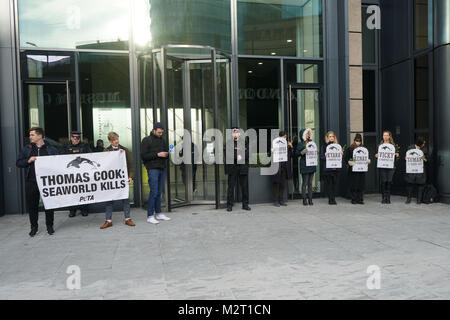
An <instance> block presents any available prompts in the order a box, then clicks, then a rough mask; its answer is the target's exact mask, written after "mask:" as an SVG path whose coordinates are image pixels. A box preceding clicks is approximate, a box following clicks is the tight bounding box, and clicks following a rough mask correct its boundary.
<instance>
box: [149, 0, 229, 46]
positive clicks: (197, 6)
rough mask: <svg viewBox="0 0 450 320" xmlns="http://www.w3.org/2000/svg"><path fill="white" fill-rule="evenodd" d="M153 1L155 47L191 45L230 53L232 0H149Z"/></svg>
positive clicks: (152, 36)
mask: <svg viewBox="0 0 450 320" xmlns="http://www.w3.org/2000/svg"><path fill="white" fill-rule="evenodd" d="M150 4H151V8H150V18H151V38H152V45H153V47H154V48H160V47H162V46H164V45H167V44H191V45H205V46H212V47H215V48H216V49H219V50H224V51H227V52H231V12H230V10H231V9H230V1H229V0H177V1H167V0H150Z"/></svg>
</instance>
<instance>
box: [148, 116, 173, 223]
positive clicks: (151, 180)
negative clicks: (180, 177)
mask: <svg viewBox="0 0 450 320" xmlns="http://www.w3.org/2000/svg"><path fill="white" fill-rule="evenodd" d="M163 134H164V127H163V126H162V124H161V123H156V124H155V126H154V129H153V131H152V133H151V134H150V136H148V137H146V138H144V140H142V144H141V158H142V161H143V162H144V165H145V167H146V168H147V173H148V184H149V185H150V194H149V197H148V205H147V217H148V218H147V222H148V223H151V224H158V223H159V221H158V220H162V221H169V220H170V218H168V217H166V215H164V214H163V213H162V209H161V194H162V191H163V189H164V179H165V176H166V171H165V170H166V163H167V160H168V158H169V148H168V146H167V143H166V141H165V140H164V139H163Z"/></svg>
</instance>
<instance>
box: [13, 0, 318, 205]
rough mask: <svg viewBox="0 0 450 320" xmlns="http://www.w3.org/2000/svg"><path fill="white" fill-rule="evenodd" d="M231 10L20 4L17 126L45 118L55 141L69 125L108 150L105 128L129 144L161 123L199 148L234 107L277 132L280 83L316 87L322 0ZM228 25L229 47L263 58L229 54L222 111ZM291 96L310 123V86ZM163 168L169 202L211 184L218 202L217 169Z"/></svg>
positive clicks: (223, 6) (314, 121) (144, 184)
mask: <svg viewBox="0 0 450 320" xmlns="http://www.w3.org/2000/svg"><path fill="white" fill-rule="evenodd" d="M231 8H232V5H231V1H230V0H134V1H118V0H113V1H111V0H108V1H106V0H98V1H94V2H92V1H86V0H77V1H74V0H68V1H64V4H62V3H60V2H57V1H54V0H50V1H47V2H36V1H31V0H20V1H18V17H19V21H18V26H19V39H20V47H21V50H22V53H21V66H22V89H23V90H22V91H23V98H24V99H23V101H24V106H23V110H24V127H26V128H28V127H30V126H35V125H40V126H43V127H44V128H45V129H46V132H47V135H48V137H47V139H48V140H49V141H51V142H52V143H53V144H55V145H57V146H58V147H62V146H63V145H64V144H65V143H67V142H68V136H69V132H70V131H71V130H75V129H80V130H81V131H82V132H83V139H84V140H85V142H87V143H89V144H90V145H91V147H92V148H94V147H95V146H96V145H97V142H98V141H99V140H103V142H104V144H105V147H106V146H108V141H107V134H108V132H110V131H115V132H117V133H118V134H119V136H120V143H121V144H122V145H124V146H125V147H127V148H128V149H130V150H131V151H133V150H134V147H135V146H136V145H137V144H139V143H140V141H134V140H133V137H135V138H136V139H138V140H141V139H142V138H143V137H145V136H148V135H149V134H150V132H151V130H152V128H153V125H154V123H155V122H156V121H162V122H165V121H166V122H167V124H168V130H167V134H168V140H169V143H170V145H173V146H174V148H177V147H178V146H180V147H181V146H182V145H184V144H183V141H184V133H183V129H187V130H188V131H190V132H191V133H192V137H193V140H192V143H193V145H194V148H197V149H199V150H201V151H205V150H209V151H205V152H211V150H212V149H211V145H210V144H208V143H207V142H204V141H202V140H203V139H202V138H203V134H204V133H205V132H206V130H208V129H210V128H214V127H218V129H220V130H221V131H222V132H225V129H227V128H229V127H230V126H231V124H232V118H233V116H234V115H233V112H234V111H235V110H239V111H238V112H239V116H238V117H239V119H240V126H241V127H242V128H244V129H256V130H258V129H277V130H278V129H285V130H287V126H288V125H289V124H286V121H285V116H286V114H287V109H286V105H287V104H288V101H287V96H288V93H287V91H286V89H287V84H288V83H295V84H309V85H317V86H320V85H321V83H322V79H323V75H322V69H321V67H320V64H319V63H320V60H321V59H322V58H323V49H322V0H300V1H293V0H272V1H263V0H261V1H243V0H242V1H241V0H239V1H237V8H236V9H237V12H236V17H237V21H235V23H236V25H235V26H233V25H232V16H233V15H232V12H231ZM130 27H131V30H130ZM233 29H235V30H236V31H237V33H238V38H237V39H235V41H236V42H235V44H236V45H237V48H239V51H238V52H235V53H236V54H240V55H250V56H256V55H258V56H259V55H263V56H270V59H261V58H259V57H254V58H251V57H245V58H244V57H242V58H239V62H238V77H237V78H238V81H239V83H238V86H239V92H237V93H235V94H236V95H239V105H236V106H234V107H233V108H232V100H233V99H232V96H231V92H232V88H233V85H234V84H233V81H234V80H233V75H232V70H233V68H232V62H231V61H232V60H231V58H230V53H232V47H233V45H232V44H233V43H232V36H231V35H232V30H233ZM131 35H132V39H133V42H132V43H131V42H129V40H130V39H131V38H130V36H131ZM257 39H258V40H257ZM174 45H175V46H180V45H184V46H191V47H189V48H181V49H180V47H177V48H174V47H171V46H174ZM194 47H195V48H194ZM200 47H202V48H200ZM161 48H164V49H162V50H161ZM211 48H214V53H215V62H216V64H215V65H213V60H212V57H211V53H212V51H211V50H213V49H211ZM61 50H64V51H61ZM120 51H123V52H120ZM163 52H165V54H166V55H165V56H164V55H163ZM136 57H137V58H136ZM164 57H166V58H164ZM279 57H280V58H279ZM283 57H292V58H293V59H289V61H288V60H287V59H286V58H283ZM267 58H269V57H267ZM303 58H305V59H306V58H319V59H317V60H319V62H317V63H316V60H314V61H313V62H311V61H310V60H306V61H302V59H303ZM134 59H136V61H135V60H134ZM283 59H286V60H283ZM135 62H136V63H135ZM282 65H284V68H282ZM134 66H136V67H134ZM283 70H284V72H283ZM214 74H215V79H214V78H213V77H214V76H213V75H214ZM133 77H136V81H135V80H134V78H133ZM282 88H285V92H283V89H282ZM295 94H296V95H297V94H298V99H296V100H295V101H297V102H298V108H300V109H299V110H300V111H299V113H296V117H297V118H298V119H297V120H298V121H299V122H298V124H299V125H300V124H301V125H302V126H304V125H306V126H310V127H312V128H314V129H315V130H316V129H317V130H318V128H319V127H320V124H319V119H320V102H319V98H318V97H319V96H320V94H321V93H320V88H317V89H311V90H298V91H295ZM296 107H297V106H296ZM136 108H138V111H137V112H135V111H136ZM298 108H296V110H297V109H298ZM57 120H58V121H57ZM289 123H291V122H289ZM137 124H139V126H137ZM283 126H284V128H282V127H283ZM137 127H139V129H138V128H137ZM297 129H298V128H297V127H296V128H295V130H294V131H297ZM295 133H297V132H295ZM297 134H298V133H297ZM268 146H270V141H268ZM178 152H179V150H178ZM211 156H213V153H211ZM134 157H139V155H137V154H134ZM217 168H218V170H217ZM140 169H141V170H138V171H139V173H140V180H139V181H136V182H135V185H133V186H132V188H131V190H130V193H131V194H130V198H131V199H132V200H133V199H134V196H136V195H138V194H139V195H140V199H141V200H142V201H140V203H141V204H142V203H145V201H146V198H147V197H148V193H149V187H148V177H147V172H146V170H145V168H144V167H143V166H142V167H141V168H140ZM168 173H169V175H168V180H167V182H168V187H169V189H168V190H169V191H170V193H169V194H168V195H166V194H164V197H166V196H167V198H168V199H169V201H170V205H177V204H183V203H191V202H199V203H201V202H202V201H203V202H205V201H206V202H208V201H212V200H214V198H215V197H216V193H217V191H219V192H220V194H219V195H218V198H219V199H220V201H224V200H226V187H227V177H226V176H225V174H224V168H223V165H218V166H216V167H215V166H214V165H207V164H205V163H203V162H202V163H198V164H197V165H196V166H188V165H184V164H181V165H173V164H171V165H170V169H169V172H168ZM217 184H219V185H220V188H218V189H215V186H216V185H217ZM135 191H136V192H135ZM216 198H217V197H216Z"/></svg>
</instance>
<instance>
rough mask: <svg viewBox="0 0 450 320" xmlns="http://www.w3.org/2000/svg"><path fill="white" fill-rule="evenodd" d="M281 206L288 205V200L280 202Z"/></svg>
mask: <svg viewBox="0 0 450 320" xmlns="http://www.w3.org/2000/svg"><path fill="white" fill-rule="evenodd" d="M280 206H282V207H287V206H288V204H287V203H286V202H284V201H282V202H280Z"/></svg>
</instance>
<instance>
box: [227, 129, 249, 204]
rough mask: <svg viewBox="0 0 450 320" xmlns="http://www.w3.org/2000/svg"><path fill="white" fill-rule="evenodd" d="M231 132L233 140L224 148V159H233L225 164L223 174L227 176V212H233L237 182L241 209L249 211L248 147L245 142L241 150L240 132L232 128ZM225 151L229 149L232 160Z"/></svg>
mask: <svg viewBox="0 0 450 320" xmlns="http://www.w3.org/2000/svg"><path fill="white" fill-rule="evenodd" d="M232 130H233V131H232V133H233V139H231V140H229V141H227V144H226V145H225V147H224V149H225V159H226V160H228V159H229V160H231V159H233V162H230V163H228V161H226V162H225V174H226V175H228V193H227V211H228V212H231V211H233V203H234V190H235V187H236V184H237V180H239V185H240V187H241V192H242V209H243V210H246V211H251V208H250V207H249V206H248V203H249V196H248V174H249V168H248V164H249V158H250V155H249V145H248V141H245V143H244V146H245V147H244V149H243V150H242V146H241V144H242V142H241V141H242V140H240V139H243V138H241V130H240V129H239V128H238V127H234V128H232ZM227 149H229V152H231V151H233V154H232V158H231V157H230V156H229V155H227V151H228V150H227Z"/></svg>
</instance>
